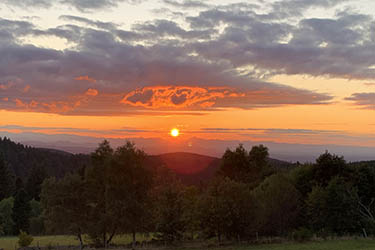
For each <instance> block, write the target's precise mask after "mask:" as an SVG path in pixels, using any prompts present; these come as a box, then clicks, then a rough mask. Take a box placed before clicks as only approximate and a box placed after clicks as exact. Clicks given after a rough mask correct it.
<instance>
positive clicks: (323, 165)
mask: <svg viewBox="0 0 375 250" xmlns="http://www.w3.org/2000/svg"><path fill="white" fill-rule="evenodd" d="M348 170H349V169H348V168H347V165H346V161H345V160H344V157H342V156H337V155H334V154H330V153H329V152H328V151H326V152H325V153H324V154H322V155H320V156H319V158H318V159H317V160H316V164H315V165H314V179H315V184H316V185H322V186H326V185H328V183H329V182H330V180H331V179H332V178H334V177H336V176H341V177H344V176H345V175H346V173H347V171H348Z"/></svg>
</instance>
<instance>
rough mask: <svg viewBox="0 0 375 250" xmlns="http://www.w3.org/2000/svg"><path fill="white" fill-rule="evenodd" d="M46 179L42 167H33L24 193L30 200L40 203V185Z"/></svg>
mask: <svg viewBox="0 0 375 250" xmlns="http://www.w3.org/2000/svg"><path fill="white" fill-rule="evenodd" d="M46 178H47V173H46V171H45V169H44V167H39V166H38V167H36V166H34V167H33V168H32V169H31V171H30V174H29V177H28V178H27V182H26V191H27V193H28V194H29V196H30V198H31V199H35V200H37V201H40V192H41V189H42V183H43V181H44V180H45V179H46Z"/></svg>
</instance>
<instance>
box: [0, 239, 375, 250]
mask: <svg viewBox="0 0 375 250" xmlns="http://www.w3.org/2000/svg"><path fill="white" fill-rule="evenodd" d="M138 238H139V240H142V238H143V236H139V237H138ZM143 239H144V238H143ZM130 241H131V238H130V236H121V237H117V238H115V239H114V243H116V244H128V243H130ZM37 245H39V246H48V245H52V246H63V245H78V241H77V239H76V238H75V237H73V236H42V237H34V241H33V243H32V246H37ZM16 246H17V237H3V238H0V248H4V250H14V249H16V248H15V247H16ZM160 249H163V248H160ZM168 249H169V250H171V249H179V248H178V247H170V248H168ZM181 249H183V250H204V249H211V250H370V249H371V250H372V249H375V240H370V239H360V240H327V241H320V242H309V243H282V244H266V245H252V246H230V247H220V248H216V247H210V248H208V247H194V248H189V247H183V248H181Z"/></svg>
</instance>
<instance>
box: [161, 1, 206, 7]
mask: <svg viewBox="0 0 375 250" xmlns="http://www.w3.org/2000/svg"><path fill="white" fill-rule="evenodd" d="M163 2H164V3H165V4H167V5H170V6H173V7H177V8H193V9H196V8H206V7H209V5H208V4H206V3H204V1H196V0H183V1H176V0H163Z"/></svg>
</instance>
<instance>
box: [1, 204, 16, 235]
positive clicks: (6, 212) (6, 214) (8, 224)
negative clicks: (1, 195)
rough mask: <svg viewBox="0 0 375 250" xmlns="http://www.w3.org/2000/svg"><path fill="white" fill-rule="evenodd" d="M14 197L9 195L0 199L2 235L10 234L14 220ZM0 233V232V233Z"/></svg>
mask: <svg viewBox="0 0 375 250" xmlns="http://www.w3.org/2000/svg"><path fill="white" fill-rule="evenodd" d="M13 206H14V198H13V197H9V198H7V199H3V200H2V201H0V227H1V229H2V233H3V234H4V235H12V234H13V227H14V221H13V218H12V213H13ZM0 235H1V234H0Z"/></svg>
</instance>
